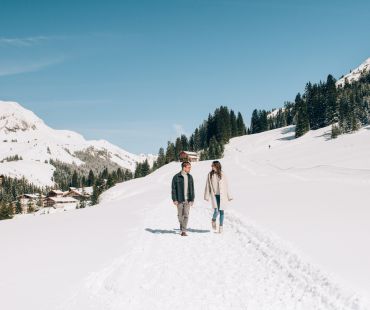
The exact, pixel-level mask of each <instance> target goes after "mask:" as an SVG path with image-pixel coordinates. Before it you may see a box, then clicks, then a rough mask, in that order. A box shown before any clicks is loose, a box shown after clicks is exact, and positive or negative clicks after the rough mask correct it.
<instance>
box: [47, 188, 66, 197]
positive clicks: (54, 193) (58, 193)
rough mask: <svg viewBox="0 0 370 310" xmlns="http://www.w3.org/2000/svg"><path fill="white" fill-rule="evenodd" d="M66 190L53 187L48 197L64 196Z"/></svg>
mask: <svg viewBox="0 0 370 310" xmlns="http://www.w3.org/2000/svg"><path fill="white" fill-rule="evenodd" d="M63 195H64V192H63V191H61V190H59V189H53V190H51V191H50V192H49V193H48V197H63Z"/></svg>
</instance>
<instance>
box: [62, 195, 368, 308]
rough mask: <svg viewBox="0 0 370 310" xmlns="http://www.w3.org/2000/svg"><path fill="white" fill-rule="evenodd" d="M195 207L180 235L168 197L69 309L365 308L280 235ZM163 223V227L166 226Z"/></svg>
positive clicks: (232, 216)
mask: <svg viewBox="0 0 370 310" xmlns="http://www.w3.org/2000/svg"><path fill="white" fill-rule="evenodd" d="M210 216H211V210H210V208H207V207H206V206H205V204H201V205H197V206H195V207H193V208H192V209H191V212H190V221H189V236H188V237H180V236H179V234H178V230H177V227H176V226H177V218H176V209H175V208H173V210H171V209H169V207H168V204H167V200H164V201H163V202H161V203H159V204H155V205H154V206H153V209H152V210H150V211H148V213H147V217H146V220H145V222H144V223H145V224H144V226H143V227H139V228H138V231H137V239H136V246H135V247H133V248H132V249H130V250H129V251H127V249H126V254H124V255H122V257H119V258H117V259H116V260H115V261H113V262H112V263H110V264H108V265H107V266H106V267H105V268H104V269H102V270H99V271H97V272H95V273H93V274H91V275H90V276H89V277H88V278H87V279H86V281H85V283H84V284H83V285H82V286H81V288H80V289H79V290H78V291H77V292H76V294H75V296H73V297H72V298H71V299H70V300H68V301H67V303H65V304H64V305H63V306H62V307H61V309H65V310H67V309H68V310H72V309H75V310H77V309H84V310H88V309H102V310H103V309H104V310H108V309H109V310H110V309H112V310H118V309H213V310H214V309H275V310H276V309H284V310H289V309H336V310H337V309H365V306H364V305H362V304H361V301H359V300H358V299H357V298H356V297H355V296H352V295H350V294H349V293H346V292H343V291H342V290H341V289H340V288H339V287H337V286H336V285H335V284H333V283H332V282H331V281H330V280H329V278H328V277H326V276H325V275H324V274H322V273H321V272H320V271H319V270H318V269H316V268H315V267H313V266H312V265H310V264H308V263H306V262H304V261H303V260H302V259H301V258H300V257H299V256H298V255H297V254H295V253H294V252H293V251H291V250H290V249H288V248H287V246H286V245H284V244H283V243H282V242H281V241H280V240H279V239H277V238H276V237H275V236H271V235H270V234H269V233H267V232H262V231H259V230H258V229H257V228H256V227H255V225H253V224H250V223H246V222H245V221H242V220H240V219H239V217H238V216H237V215H236V213H235V212H228V213H227V214H226V223H225V231H224V233H223V234H218V233H214V232H213V231H211V229H210ZM158 223H160V226H159V224H158Z"/></svg>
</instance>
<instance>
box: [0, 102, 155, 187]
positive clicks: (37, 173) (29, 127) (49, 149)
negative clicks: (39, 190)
mask: <svg viewBox="0 0 370 310" xmlns="http://www.w3.org/2000/svg"><path fill="white" fill-rule="evenodd" d="M77 151H86V152H90V153H91V152H93V151H95V152H103V154H104V155H105V156H106V157H107V158H109V159H110V160H111V161H112V162H114V163H116V164H118V165H119V166H121V167H123V168H126V169H130V170H131V171H134V169H135V167H136V163H137V162H143V161H144V160H145V159H148V160H149V162H150V163H152V162H153V160H154V159H155V156H153V155H144V154H141V155H135V154H132V153H129V152H127V151H125V150H123V149H121V148H119V147H118V146H115V145H113V144H111V143H109V142H108V141H105V140H91V141H88V140H85V139H84V138H83V136H81V135H80V134H78V133H76V132H73V131H69V130H55V129H52V128H50V127H49V126H47V125H46V124H45V123H44V122H43V120H41V119H40V118H39V117H37V116H36V115H35V114H34V113H33V112H32V111H30V110H27V109H25V108H23V107H22V106H21V105H20V104H18V103H16V102H10V101H0V161H1V160H3V159H4V158H6V157H9V156H14V155H19V156H22V158H23V161H24V165H29V167H33V166H35V162H37V163H40V164H39V165H37V169H36V170H32V171H30V169H28V170H23V169H17V168H18V166H17V165H14V163H11V162H5V163H0V174H8V171H9V170H11V171H12V176H18V177H21V176H25V177H26V178H27V179H29V180H30V181H31V182H33V183H35V184H38V185H53V182H52V181H51V177H52V171H51V169H50V165H49V164H45V165H44V163H45V161H48V160H49V159H54V160H60V161H62V162H64V163H69V164H72V163H75V164H76V165H81V164H83V161H82V160H80V159H79V158H78V157H77V156H76V154H75V152H77ZM102 159H104V158H102ZM24 165H23V166H24ZM23 166H22V167H23Z"/></svg>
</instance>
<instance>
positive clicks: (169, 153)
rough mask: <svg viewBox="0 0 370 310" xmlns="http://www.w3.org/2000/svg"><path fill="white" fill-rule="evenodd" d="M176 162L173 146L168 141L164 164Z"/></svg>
mask: <svg viewBox="0 0 370 310" xmlns="http://www.w3.org/2000/svg"><path fill="white" fill-rule="evenodd" d="M174 160H176V150H175V145H174V144H173V143H171V142H170V141H168V143H167V150H166V164H168V163H170V162H172V161H174Z"/></svg>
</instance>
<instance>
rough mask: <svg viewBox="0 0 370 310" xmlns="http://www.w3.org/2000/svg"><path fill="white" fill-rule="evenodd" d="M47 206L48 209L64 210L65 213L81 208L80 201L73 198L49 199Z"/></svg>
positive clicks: (47, 199)
mask: <svg viewBox="0 0 370 310" xmlns="http://www.w3.org/2000/svg"><path fill="white" fill-rule="evenodd" d="M46 206H47V207H48V208H50V207H53V208H55V209H63V210H64V211H67V210H72V209H76V208H77V207H78V206H79V201H78V200H77V199H74V198H72V197H60V196H54V197H50V196H49V197H47V198H46Z"/></svg>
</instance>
